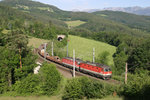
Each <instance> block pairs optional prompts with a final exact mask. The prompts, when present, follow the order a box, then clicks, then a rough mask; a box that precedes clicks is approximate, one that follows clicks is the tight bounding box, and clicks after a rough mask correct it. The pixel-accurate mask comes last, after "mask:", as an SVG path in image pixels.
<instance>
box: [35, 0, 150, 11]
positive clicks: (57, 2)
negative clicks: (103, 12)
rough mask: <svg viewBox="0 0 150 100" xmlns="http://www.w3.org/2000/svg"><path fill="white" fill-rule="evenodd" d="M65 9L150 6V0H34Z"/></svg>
mask: <svg viewBox="0 0 150 100" xmlns="http://www.w3.org/2000/svg"><path fill="white" fill-rule="evenodd" d="M34 1H39V2H42V3H46V4H50V5H54V6H56V7H58V8H60V9H63V10H73V9H78V10H84V9H102V8H105V7H133V6H141V7H148V6H150V0H34Z"/></svg>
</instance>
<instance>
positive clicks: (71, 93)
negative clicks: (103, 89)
mask: <svg viewBox="0 0 150 100" xmlns="http://www.w3.org/2000/svg"><path fill="white" fill-rule="evenodd" d="M83 94H84V93H83V91H82V85H81V82H80V80H79V79H72V80H68V83H67V85H66V87H65V93H64V96H63V99H64V100H70V99H72V100H74V99H82V98H83Z"/></svg>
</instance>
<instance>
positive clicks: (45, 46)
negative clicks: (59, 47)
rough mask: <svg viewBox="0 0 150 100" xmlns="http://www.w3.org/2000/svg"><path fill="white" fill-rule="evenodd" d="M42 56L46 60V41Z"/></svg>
mask: <svg viewBox="0 0 150 100" xmlns="http://www.w3.org/2000/svg"><path fill="white" fill-rule="evenodd" d="M44 58H45V60H46V43H44Z"/></svg>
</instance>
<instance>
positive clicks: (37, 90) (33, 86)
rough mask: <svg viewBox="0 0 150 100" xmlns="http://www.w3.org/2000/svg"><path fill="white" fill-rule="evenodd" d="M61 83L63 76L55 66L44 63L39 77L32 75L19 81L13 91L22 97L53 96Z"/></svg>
mask: <svg viewBox="0 0 150 100" xmlns="http://www.w3.org/2000/svg"><path fill="white" fill-rule="evenodd" d="M60 81H61V76H60V73H59V72H58V71H57V70H56V67H55V65H52V64H47V63H44V64H43V65H42V67H41V69H40V72H39V74H38V75H33V74H30V75H28V76H27V77H26V78H25V79H23V80H21V81H17V82H16V83H15V85H14V86H13V90H14V91H16V92H17V93H18V94H21V95H28V94H30V95H31V94H32V95H51V94H53V93H54V92H55V91H56V90H57V88H58V85H59V83H60Z"/></svg>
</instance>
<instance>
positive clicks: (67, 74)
mask: <svg viewBox="0 0 150 100" xmlns="http://www.w3.org/2000/svg"><path fill="white" fill-rule="evenodd" d="M34 53H35V54H36V55H38V57H39V58H38V60H37V61H38V62H41V63H43V62H44V61H46V62H48V63H52V64H55V65H56V68H57V70H58V71H59V72H60V73H61V74H62V75H63V76H64V77H66V78H72V77H73V75H72V69H69V68H66V67H64V66H63V65H60V64H57V63H54V62H52V61H49V60H47V59H45V58H43V57H42V56H40V55H39V54H38V52H37V51H36V50H35V52H34ZM75 75H76V77H80V76H87V77H90V78H92V79H95V80H98V81H102V82H107V83H110V84H118V85H119V84H121V82H120V81H117V80H113V79H109V80H103V79H100V78H96V77H94V76H91V75H88V74H84V73H81V72H77V71H76V72H75Z"/></svg>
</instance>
